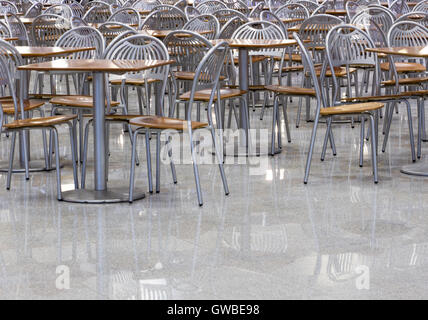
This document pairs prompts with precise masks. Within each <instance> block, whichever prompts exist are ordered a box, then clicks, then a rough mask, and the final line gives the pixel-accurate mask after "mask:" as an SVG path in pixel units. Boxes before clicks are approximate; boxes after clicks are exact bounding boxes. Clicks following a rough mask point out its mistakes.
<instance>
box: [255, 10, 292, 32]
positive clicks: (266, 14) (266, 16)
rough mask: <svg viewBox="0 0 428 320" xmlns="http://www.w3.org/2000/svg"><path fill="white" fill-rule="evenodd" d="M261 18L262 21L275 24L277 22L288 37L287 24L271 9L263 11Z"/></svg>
mask: <svg viewBox="0 0 428 320" xmlns="http://www.w3.org/2000/svg"><path fill="white" fill-rule="evenodd" d="M260 20H261V21H269V22H271V23H273V24H276V25H277V26H278V27H280V28H281V30H282V32H284V35H285V37H286V38H288V27H287V25H286V24H285V23H284V22H283V21H282V19H281V18H280V17H278V16H277V15H276V14H275V13H273V12H272V11H270V10H265V11H262V13H261V14H260Z"/></svg>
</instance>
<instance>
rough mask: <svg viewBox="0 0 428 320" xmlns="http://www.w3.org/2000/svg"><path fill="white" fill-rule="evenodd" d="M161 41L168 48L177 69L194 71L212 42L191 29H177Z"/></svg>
mask: <svg viewBox="0 0 428 320" xmlns="http://www.w3.org/2000/svg"><path fill="white" fill-rule="evenodd" d="M163 43H164V44H165V46H166V47H167V48H168V52H169V53H170V56H171V58H172V59H174V60H175V61H176V63H175V64H174V66H175V67H176V68H177V70H178V71H192V72H193V71H194V70H195V69H196V67H197V66H198V64H199V62H201V60H202V59H203V58H204V56H205V54H206V53H207V51H208V50H209V49H210V48H211V47H212V44H211V43H210V42H209V41H208V40H207V39H206V38H204V37H202V36H201V35H199V34H197V33H196V32H192V31H183V30H177V31H173V32H171V33H170V34H168V35H167V36H166V37H165V39H164V41H163Z"/></svg>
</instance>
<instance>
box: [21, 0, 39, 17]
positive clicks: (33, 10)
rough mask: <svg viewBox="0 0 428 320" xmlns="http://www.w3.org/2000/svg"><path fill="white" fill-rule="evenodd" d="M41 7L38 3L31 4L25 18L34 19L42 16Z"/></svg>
mask: <svg viewBox="0 0 428 320" xmlns="http://www.w3.org/2000/svg"><path fill="white" fill-rule="evenodd" d="M42 10H43V5H42V4H41V3H40V2H37V3H35V4H33V5H32V6H31V7H30V8H29V9H28V10H27V12H26V13H25V17H26V18H35V17H37V16H40V15H41V14H42Z"/></svg>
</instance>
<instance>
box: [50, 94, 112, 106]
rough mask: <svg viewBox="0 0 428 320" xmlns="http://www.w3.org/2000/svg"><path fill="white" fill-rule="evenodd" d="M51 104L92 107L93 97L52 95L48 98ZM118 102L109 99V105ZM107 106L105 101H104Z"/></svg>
mask: <svg viewBox="0 0 428 320" xmlns="http://www.w3.org/2000/svg"><path fill="white" fill-rule="evenodd" d="M49 102H50V103H51V104H55V105H59V106H67V107H76V108H85V109H91V108H93V107H94V102H93V97H92V96H78V95H75V96H59V97H54V98H52V99H51V100H49ZM119 104H120V103H119V102H117V101H111V106H112V107H115V106H118V105H119ZM106 106H107V101H106Z"/></svg>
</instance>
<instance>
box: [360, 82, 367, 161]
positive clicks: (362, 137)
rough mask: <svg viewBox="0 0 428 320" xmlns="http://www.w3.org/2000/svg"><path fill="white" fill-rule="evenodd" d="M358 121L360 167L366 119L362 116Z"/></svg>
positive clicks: (362, 156)
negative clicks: (359, 125) (359, 122)
mask: <svg viewBox="0 0 428 320" xmlns="http://www.w3.org/2000/svg"><path fill="white" fill-rule="evenodd" d="M361 88H362V87H361ZM360 119H361V130H360V167H362V166H363V161H364V133H365V129H364V124H365V122H366V119H365V118H364V116H361V117H360Z"/></svg>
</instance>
